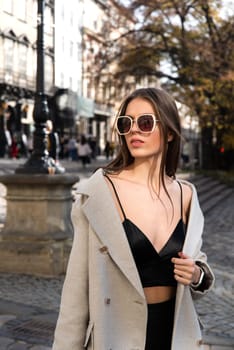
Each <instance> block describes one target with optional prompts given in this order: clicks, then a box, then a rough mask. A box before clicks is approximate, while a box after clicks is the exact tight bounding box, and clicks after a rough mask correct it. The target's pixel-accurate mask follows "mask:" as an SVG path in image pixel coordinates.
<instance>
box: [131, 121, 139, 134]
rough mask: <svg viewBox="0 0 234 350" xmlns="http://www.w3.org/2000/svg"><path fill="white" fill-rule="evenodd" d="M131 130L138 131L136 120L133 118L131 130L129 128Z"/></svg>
mask: <svg viewBox="0 0 234 350" xmlns="http://www.w3.org/2000/svg"><path fill="white" fill-rule="evenodd" d="M131 131H132V132H137V131H139V130H138V127H137V122H136V120H134V119H133V121H132V130H131Z"/></svg>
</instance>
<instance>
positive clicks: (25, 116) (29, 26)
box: [0, 0, 54, 156]
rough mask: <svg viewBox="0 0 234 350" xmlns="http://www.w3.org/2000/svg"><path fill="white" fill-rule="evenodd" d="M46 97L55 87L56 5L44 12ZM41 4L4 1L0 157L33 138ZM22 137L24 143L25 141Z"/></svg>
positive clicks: (29, 0) (1, 16)
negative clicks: (15, 144) (38, 24)
mask: <svg viewBox="0 0 234 350" xmlns="http://www.w3.org/2000/svg"><path fill="white" fill-rule="evenodd" d="M44 17H45V28H44V44H45V93H46V94H47V95H48V96H49V95H51V94H52V93H53V87H54V49H53V47H54V44H53V37H54V34H53V23H54V20H53V17H54V6H53V1H49V0H47V1H46V3H45V10H44ZM36 44H37V0H21V1H17V0H1V1H0V51H1V52H2V53H3V54H2V55H0V156H4V155H5V152H7V150H8V148H9V146H10V145H11V143H12V142H17V143H19V144H21V143H22V142H25V141H26V139H25V138H27V137H30V134H31V131H32V130H30V126H32V123H33V118H32V115H33V107H34V95H35V90H36V65H37V64H36V48H37V45H36ZM22 136H24V137H23V141H22Z"/></svg>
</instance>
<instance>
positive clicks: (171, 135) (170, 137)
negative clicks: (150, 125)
mask: <svg viewBox="0 0 234 350" xmlns="http://www.w3.org/2000/svg"><path fill="white" fill-rule="evenodd" d="M173 138H174V136H173V134H172V132H171V131H169V133H168V135H167V142H171V141H172V140H173Z"/></svg>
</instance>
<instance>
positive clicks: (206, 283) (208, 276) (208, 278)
mask: <svg viewBox="0 0 234 350" xmlns="http://www.w3.org/2000/svg"><path fill="white" fill-rule="evenodd" d="M201 247H202V238H201V239H200V240H199V243H198V247H197V249H196V253H195V255H194V257H193V258H194V260H195V262H196V264H197V265H198V266H200V267H201V268H202V270H203V271H204V273H205V274H204V278H203V281H202V283H201V284H200V285H199V287H197V288H195V287H192V286H190V289H191V292H192V296H193V299H198V298H200V297H201V296H203V295H205V294H206V293H207V292H208V291H209V290H210V289H211V288H212V287H213V284H214V280H215V278H214V274H213V272H212V270H211V268H210V266H209V264H208V263H207V256H206V254H205V253H204V252H202V251H201Z"/></svg>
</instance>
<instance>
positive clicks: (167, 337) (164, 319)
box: [145, 298, 175, 350]
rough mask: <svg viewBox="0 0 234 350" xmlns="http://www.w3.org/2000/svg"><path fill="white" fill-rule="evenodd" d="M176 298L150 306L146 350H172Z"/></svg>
mask: <svg viewBox="0 0 234 350" xmlns="http://www.w3.org/2000/svg"><path fill="white" fill-rule="evenodd" d="M174 312H175V298H173V299H170V300H168V301H165V302H162V303H156V304H148V321H147V331H146V345H145V350H171V339H172V331H173V322H174Z"/></svg>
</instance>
